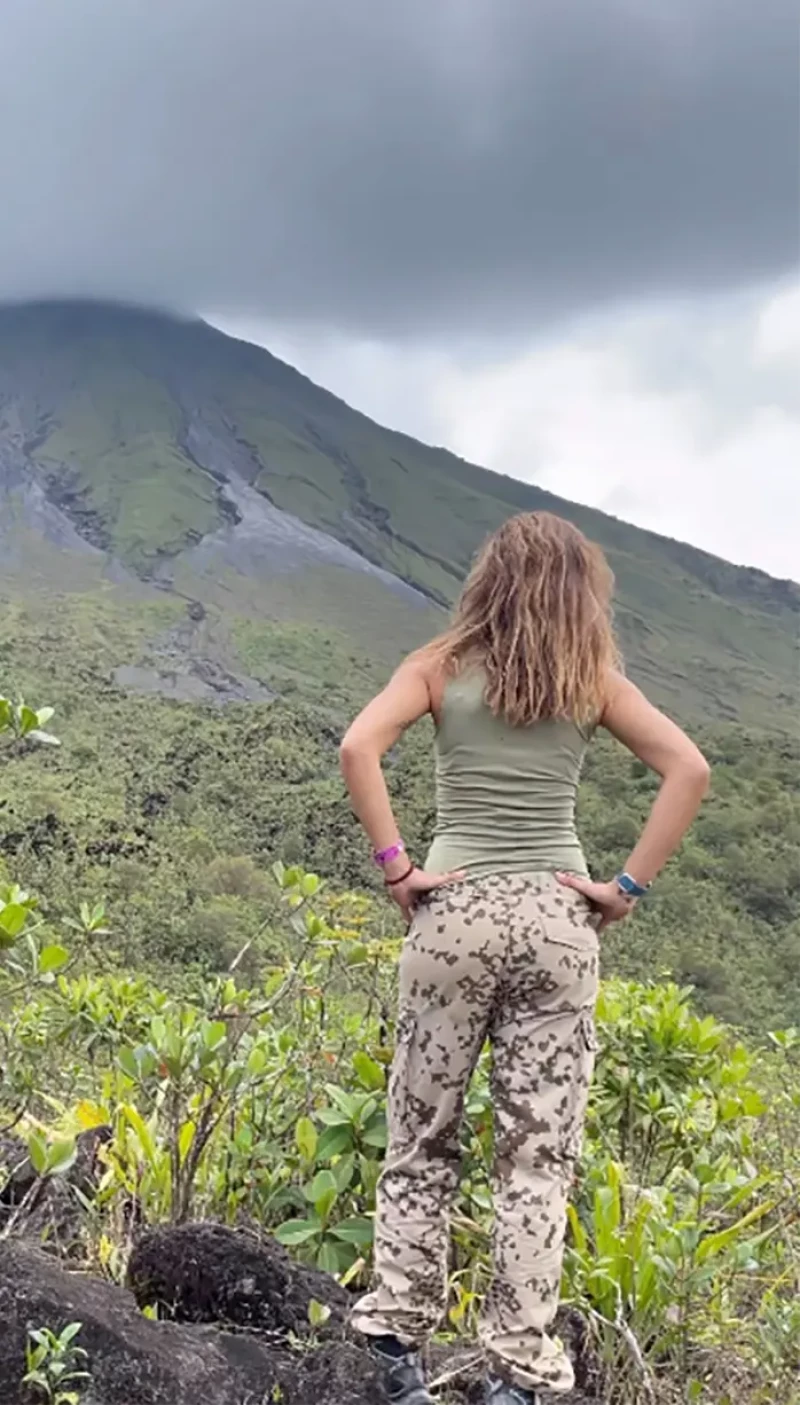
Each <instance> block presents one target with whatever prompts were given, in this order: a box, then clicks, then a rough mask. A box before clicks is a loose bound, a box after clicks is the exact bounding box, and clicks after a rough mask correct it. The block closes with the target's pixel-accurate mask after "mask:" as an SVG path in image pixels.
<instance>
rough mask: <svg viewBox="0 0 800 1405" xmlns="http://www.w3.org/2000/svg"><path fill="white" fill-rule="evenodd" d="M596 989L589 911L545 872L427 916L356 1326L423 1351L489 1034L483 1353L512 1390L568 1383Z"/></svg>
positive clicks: (410, 981) (405, 1017) (412, 942)
mask: <svg viewBox="0 0 800 1405" xmlns="http://www.w3.org/2000/svg"><path fill="white" fill-rule="evenodd" d="M597 978H598V938H597V934H596V932H595V929H594V919H593V917H592V915H591V912H590V909H589V906H588V904H587V903H586V901H585V900H584V899H583V898H581V897H580V896H578V895H577V894H575V893H573V892H571V891H569V890H567V889H565V888H563V887H561V886H560V885H559V884H558V883H557V881H556V879H555V878H554V877H553V876H552V875H550V874H533V875H524V876H499V875H498V876H497V877H492V878H486V879H473V880H470V881H468V882H465V883H461V884H458V885H457V886H456V887H453V888H450V889H440V890H439V891H438V892H437V893H435V894H434V895H432V897H431V898H430V899H429V900H428V901H427V902H426V903H425V904H424V906H422V907H421V908H420V909H419V911H418V913H417V915H416V917H415V920H414V923H413V926H412V928H411V931H410V933H409V936H408V939H407V942H406V945H405V949H404V952H403V957H402V960H401V966H400V1017H399V1024H398V1043H397V1052H396V1055H395V1061H394V1065H393V1069H392V1077H391V1085H390V1097H389V1124H390V1128H389V1150H388V1154H387V1160H386V1165H385V1169H384V1172H383V1176H382V1178H381V1183H380V1187H379V1194H378V1218H377V1226H376V1249H375V1257H376V1283H375V1288H374V1291H373V1292H372V1293H370V1294H368V1296H367V1297H365V1298H362V1300H361V1301H360V1302H359V1303H358V1305H357V1307H356V1310H355V1313H354V1319H353V1321H354V1326H355V1327H356V1329H357V1330H359V1331H361V1332H363V1333H365V1334H366V1335H377V1334H383V1333H387V1334H389V1333H391V1334H393V1335H395V1336H398V1337H400V1339H401V1340H403V1341H406V1342H407V1343H409V1344H415V1345H416V1344H419V1343H421V1342H422V1341H423V1339H424V1338H425V1337H426V1336H427V1335H428V1334H429V1333H430V1332H431V1331H432V1330H434V1329H435V1328H436V1326H437V1325H438V1323H439V1321H440V1320H441V1317H442V1315H443V1312H444V1308H445V1297H446V1274H447V1248H448V1214H449V1209H450V1204H451V1201H452V1199H453V1196H454V1194H455V1191H456V1189H457V1184H458V1175H459V1161H460V1125H461V1117H462V1110H463V1104H464V1097H465V1093H466V1090H467V1086H468V1083H469V1080H470V1076H471V1074H472V1072H473V1070H474V1068H475V1064H476V1061H477V1059H478V1056H479V1054H480V1051H481V1049H482V1047H483V1045H484V1042H485V1040H486V1038H487V1037H488V1038H489V1039H490V1040H491V1043H492V1046H493V1073H492V1097H493V1104H494V1115H495V1164H494V1177H493V1179H494V1185H493V1190H494V1203H495V1226H494V1241H493V1253H494V1273H495V1276H494V1283H493V1286H492V1288H491V1290H490V1292H489V1295H488V1297H487V1301H486V1304H485V1312H484V1319H483V1324H482V1339H483V1344H484V1347H485V1349H486V1352H487V1355H488V1357H489V1360H490V1362H491V1363H492V1365H493V1367H494V1369H495V1370H497V1371H499V1372H500V1373H501V1374H502V1375H504V1376H505V1377H507V1378H510V1379H512V1380H513V1381H514V1382H515V1383H516V1384H519V1385H523V1386H528V1387H534V1388H535V1387H537V1386H547V1387H549V1388H550V1389H551V1390H556V1391H558V1390H564V1391H566V1390H569V1389H570V1388H571V1387H572V1385H573V1371H572V1367H571V1365H570V1362H569V1360H568V1358H567V1357H566V1355H565V1354H564V1352H563V1351H562V1350H561V1349H560V1347H559V1346H558V1344H557V1343H556V1342H554V1341H553V1340H551V1338H550V1337H549V1336H548V1328H549V1327H550V1326H551V1324H552V1321H553V1318H554V1316H555V1312H556V1308H557V1306H558V1294H559V1284H560V1278H561V1265H562V1258H563V1246H564V1232H565V1227H566V1205H567V1196H568V1192H569V1187H570V1182H571V1178H572V1170H573V1165H574V1161H575V1157H576V1155H577V1153H578V1151H579V1149H580V1142H581V1133H582V1127H583V1119H584V1114H585V1109H586V1099H587V1094H588V1089H589V1083H590V1080H591V1076H592V1068H593V1063H594V1049H595V1037H594V1018H593V1011H594V1003H595V997H596V994H597Z"/></svg>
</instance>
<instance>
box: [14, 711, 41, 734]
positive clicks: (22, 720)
mask: <svg viewBox="0 0 800 1405" xmlns="http://www.w3.org/2000/svg"><path fill="white" fill-rule="evenodd" d="M38 725H39V718H38V717H37V715H36V713H35V712H34V710H33V708H32V707H28V704H27V703H20V704H19V707H18V708H17V727H18V728H19V734H20V736H21V737H26V736H27V735H28V733H29V732H32V731H33V730H34V729H35V728H36V727H38Z"/></svg>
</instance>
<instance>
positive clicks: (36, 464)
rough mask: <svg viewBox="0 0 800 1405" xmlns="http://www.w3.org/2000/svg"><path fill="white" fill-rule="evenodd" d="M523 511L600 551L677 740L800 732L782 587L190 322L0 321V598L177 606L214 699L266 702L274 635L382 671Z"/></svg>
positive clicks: (638, 670)
mask: <svg viewBox="0 0 800 1405" xmlns="http://www.w3.org/2000/svg"><path fill="white" fill-rule="evenodd" d="M538 506H547V507H549V508H551V509H553V510H554V511H557V512H561V513H563V514H564V515H566V516H569V517H571V518H572V519H573V520H574V521H576V522H577V523H578V524H579V525H580V526H581V527H582V528H584V529H585V530H586V531H587V532H588V533H589V534H590V535H591V536H593V537H594V538H595V539H596V540H598V541H599V542H600V543H601V544H602V545H603V546H604V547H605V548H606V549H607V550H608V552H609V556H610V558H611V561H612V565H613V567H614V570H615V572H616V574H617V581H618V617H619V624H620V632H621V635H622V639H623V644H624V648H625V652H626V655H627V657H628V661H629V665H630V668H631V672H632V673H633V674H634V676H636V677H638V678H639V679H640V680H642V681H643V683H644V684H645V686H646V687H647V688H648V690H649V691H650V692H651V694H653V695H654V696H655V697H656V698H658V699H659V700H660V701H661V702H662V703H664V704H666V705H668V706H669V707H671V708H672V710H674V711H675V712H677V713H678V714H681V715H684V716H686V717H690V718H691V717H698V716H706V717H718V718H728V719H735V720H740V721H744V722H746V723H748V724H749V725H752V726H756V727H760V728H772V729H783V728H785V729H789V730H795V731H796V730H798V729H799V728H800V721H799V720H798V716H799V714H800V709H799V708H798V702H799V701H800V689H799V688H798V683H799V681H800V679H799V674H798V652H797V644H798V635H799V634H800V587H798V586H796V585H793V584H792V583H790V582H780V581H773V580H771V579H770V578H769V577H768V576H766V575H765V574H763V573H761V572H758V571H751V570H742V569H737V568H735V567H733V566H729V565H727V564H726V563H724V562H722V561H719V560H717V559H716V558H714V557H711V556H709V555H707V554H705V553H703V552H700V551H696V550H694V549H692V548H690V547H687V546H683V545H681V544H679V543H675V542H671V541H668V540H666V539H663V538H659V537H657V536H655V535H654V534H651V533H645V532H642V531H640V530H638V529H636V528H634V527H631V526H629V525H627V524H625V523H622V522H618V521H616V520H614V519H612V518H609V517H606V516H604V515H603V514H601V513H598V512H594V511H592V510H590V509H587V508H582V507H578V506H575V505H573V504H569V503H566V502H562V501H561V500H560V499H558V498H555V497H553V496H551V495H550V494H547V493H544V492H542V491H541V490H539V489H537V488H535V487H531V486H528V485H524V484H521V483H518V482H516V481H514V480H511V479H507V478H503V477H500V476H498V475H495V474H492V473H489V472H487V471H486V470H483V469H480V468H477V467H475V466H473V465H470V464H466V463H464V462H462V461H461V460H459V459H457V458H456V457H454V456H453V455H450V454H448V453H446V452H445V451H444V450H440V449H431V448H426V447H425V446H423V445H421V444H418V443H416V442H415V441H414V440H412V439H410V438H408V437H406V436H403V435H401V434H397V433H394V432H390V431H387V430H385V429H381V428H380V427H379V426H377V425H375V424H373V423H372V422H371V421H370V420H368V419H367V418H366V417H364V416H363V415H360V414H358V413H357V412H356V411H354V410H352V409H350V408H349V407H348V406H347V405H345V404H344V403H343V402H341V401H340V400H338V399H336V398H335V397H334V396H332V395H330V394H329V393H328V392H326V391H324V390H321V389H319V388H318V387H317V386H314V385H313V384H312V383H311V382H309V381H308V380H306V379H305V378H304V377H303V376H301V375H299V374H298V373H297V372H296V371H294V370H292V369H291V368H290V367H288V366H285V365H284V364H282V363H281V362H279V361H277V360H276V359H275V358H273V357H272V356H270V355H269V354H268V353H267V352H265V351H262V350H260V349H258V348H255V347H251V346H249V345H247V344H245V343H241V342H236V341H233V340H231V339H230V338H228V337H225V336H224V335H223V334H221V333H219V332H217V331H215V330H214V329H212V328H210V327H208V326H207V325H205V324H203V323H201V322H192V321H180V320H177V319H174V318H170V317H166V316H163V315H161V314H157V313H147V312H140V311H134V310H131V309H126V308H120V307H111V306H103V305H94V304H80V303H78V304H75V303H62V304H58V303H56V304H36V305H21V306H18V307H8V308H4V309H0V553H1V555H0V574H5V576H6V577H7V578H9V579H10V577H11V576H12V574H13V576H14V578H15V581H16V582H17V584H16V586H15V588H16V589H18V588H19V581H20V579H21V577H22V573H23V572H24V574H25V579H26V581H27V582H28V585H29V586H30V583H31V581H33V580H39V581H40V582H41V583H42V584H43V585H44V586H48V585H52V584H57V585H58V586H59V587H60V588H64V586H65V585H66V584H67V583H68V582H69V581H72V583H73V586H72V588H74V589H84V590H87V591H89V592H90V593H91V592H94V591H96V590H97V588H98V583H99V582H101V581H102V582H103V583H104V585H105V587H107V589H111V590H112V595H113V591H116V592H117V593H119V594H121V595H126V596H129V597H131V598H132V597H133V596H134V595H135V596H136V598H139V599H141V600H142V601H144V600H145V599H146V600H148V601H153V600H155V599H156V598H157V597H158V598H161V599H163V596H164V593H165V592H166V593H167V594H168V595H171V596H172V598H173V603H174V604H175V605H176V608H178V607H179V608H180V609H184V608H185V607H186V605H187V604H189V603H190V602H191V604H192V608H194V610H195V614H197V612H198V610H199V611H200V612H201V614H202V619H203V629H204V631H205V636H206V642H205V644H202V646H198V647H200V652H201V654H202V651H203V649H205V650H206V654H210V657H211V662H212V664H213V666H214V667H217V666H222V665H221V663H220V660H221V659H222V656H223V654H225V656H226V658H227V659H228V661H229V663H230V669H231V674H232V676H233V675H237V676H238V675H241V674H243V673H246V672H247V670H248V669H249V670H250V672H252V673H253V675H254V678H253V681H254V683H255V684H260V685H261V686H264V685H269V683H270V682H271V681H274V680H273V678H272V674H271V672H270V667H271V659H272V657H273V654H274V649H273V643H274V637H273V636H272V635H270V629H272V630H273V635H274V625H275V622H276V621H277V622H279V623H280V624H281V626H282V627H285V628H290V627H291V626H294V625H297V626H303V627H304V628H305V627H311V626H312V625H316V626H318V627H319V628H321V629H322V630H323V631H324V632H325V633H326V634H328V635H331V634H332V635H333V636H334V637H335V638H336V639H337V640H340V641H341V644H342V649H343V651H344V652H343V655H342V658H344V657H345V655H346V654H347V649H348V648H349V646H350V644H353V645H355V646H356V649H357V650H358V649H361V650H362V651H363V653H364V654H365V655H368V656H371V657H373V658H375V659H377V660H380V661H382V662H383V663H384V664H386V663H389V662H391V661H392V659H393V658H395V657H397V655H398V654H399V653H400V652H402V650H403V649H405V648H408V647H411V646H412V645H413V644H414V643H415V642H417V640H418V639H421V638H423V637H424V636H425V635H426V634H427V633H428V632H430V630H431V629H433V628H435V627H436V626H437V625H438V623H439V622H440V619H441V608H442V607H444V606H447V605H448V604H449V603H450V602H451V601H452V600H453V598H454V596H455V594H456V592H457V590H458V585H459V582H460V580H461V578H462V577H463V574H464V572H465V570H466V568H467V566H468V563H469V560H470V557H471V555H472V553H473V551H474V549H475V547H476V545H477V544H478V542H479V541H480V539H481V538H482V536H483V535H484V534H485V533H486V532H487V531H490V530H491V529H492V528H494V527H495V526H496V525H497V524H498V523H499V522H500V521H501V520H502V519H503V517H505V516H507V515H508V514H509V513H510V512H513V511H517V510H519V509H521V508H532V507H538ZM109 582H110V583H112V584H111V585H109ZM107 598H108V599H109V601H111V596H108V597H107ZM198 622H199V621H198V620H195V623H196V624H197V623H198ZM267 625H269V628H268V629H267V633H266V635H265V634H264V633H263V631H264V629H265V627H266V626H267ZM196 632H197V631H195V633H196ZM222 636H224V639H222ZM323 637H324V636H323ZM181 640H183V642H181ZM221 640H222V642H220V641H221ZM347 641H349V642H347ZM173 642H174V641H173ZM161 643H162V644H163V640H161ZM174 649H175V651H177V652H178V653H181V651H183V653H184V654H185V630H184V634H183V635H180V634H179V637H178V643H177V644H175V645H174ZM226 651H227V653H226ZM290 652H291V651H290ZM306 652H308V651H306ZM314 655H315V650H314V649H312V650H311V657H310V658H307V659H306V662H305V664H304V667H305V668H306V669H307V670H310V672H311V673H312V674H313V672H314V670H315V668H316V659H315V657H314ZM353 657H356V655H353ZM127 662H128V664H129V665H130V666H137V661H136V660H128V661H127ZM156 671H157V672H158V670H156ZM242 695H243V696H247V693H246V691H245V693H244V694H242Z"/></svg>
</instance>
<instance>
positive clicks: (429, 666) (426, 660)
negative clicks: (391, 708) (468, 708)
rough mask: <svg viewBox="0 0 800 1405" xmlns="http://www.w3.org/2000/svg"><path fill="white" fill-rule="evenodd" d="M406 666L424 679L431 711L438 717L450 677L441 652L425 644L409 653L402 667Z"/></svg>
mask: <svg viewBox="0 0 800 1405" xmlns="http://www.w3.org/2000/svg"><path fill="white" fill-rule="evenodd" d="M406 667H407V668H411V669H414V670H416V672H417V675H418V676H419V677H420V678H422V679H424V682H425V686H426V688H427V690H428V697H429V698H430V702H431V712H432V713H433V715H434V717H435V718H438V716H439V711H440V709H441V705H442V699H443V698H444V691H445V688H446V687H447V683H448V679H449V674H448V672H447V669H446V667H445V664H444V662H443V660H442V657H441V654H440V653H439V652H438V651H437V650H436V648H435V647H434V646H433V645H428V644H426V645H423V647H422V648H421V649H417V650H416V651H415V652H414V653H413V654H409V656H408V658H407V659H406V660H405V663H404V664H401V668H406Z"/></svg>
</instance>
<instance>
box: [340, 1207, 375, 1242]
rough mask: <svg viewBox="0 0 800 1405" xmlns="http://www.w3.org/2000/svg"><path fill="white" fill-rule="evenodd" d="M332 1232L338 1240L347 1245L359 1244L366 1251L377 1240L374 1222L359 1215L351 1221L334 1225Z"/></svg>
mask: <svg viewBox="0 0 800 1405" xmlns="http://www.w3.org/2000/svg"><path fill="white" fill-rule="evenodd" d="M330 1232H331V1234H332V1235H334V1237H335V1238H336V1239H341V1240H342V1241H343V1242H344V1243H345V1244H357V1245H358V1246H359V1247H360V1248H364V1249H366V1248H368V1247H369V1245H370V1244H371V1243H372V1241H373V1239H374V1238H375V1226H374V1224H373V1222H372V1220H368V1219H367V1218H366V1216H363V1217H362V1216H359V1215H353V1216H352V1218H351V1219H349V1220H342V1222H341V1224H337V1225H334V1226H333V1228H332V1229H331V1231H330Z"/></svg>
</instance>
